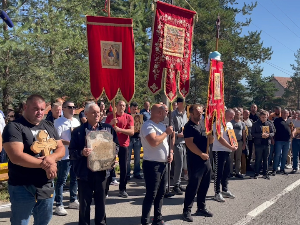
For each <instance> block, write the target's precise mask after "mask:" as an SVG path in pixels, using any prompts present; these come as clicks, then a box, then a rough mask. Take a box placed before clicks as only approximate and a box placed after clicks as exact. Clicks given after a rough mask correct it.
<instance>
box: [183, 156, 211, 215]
mask: <svg viewBox="0 0 300 225" xmlns="http://www.w3.org/2000/svg"><path fill="white" fill-rule="evenodd" d="M187 166H188V172H189V183H188V185H187V187H186V192H185V198H184V208H183V211H185V212H186V211H189V212H191V209H192V207H193V203H194V198H195V196H196V194H197V207H198V209H204V208H205V197H206V194H207V191H208V188H209V185H210V178H211V172H212V171H211V165H210V160H207V161H203V162H201V163H200V162H199V163H195V162H192V161H191V160H189V159H188V158H187Z"/></svg>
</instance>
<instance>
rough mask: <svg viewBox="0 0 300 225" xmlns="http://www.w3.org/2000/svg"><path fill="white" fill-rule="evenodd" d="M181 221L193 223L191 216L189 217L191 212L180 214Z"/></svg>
mask: <svg viewBox="0 0 300 225" xmlns="http://www.w3.org/2000/svg"><path fill="white" fill-rule="evenodd" d="M182 219H183V220H184V221H187V222H193V221H194V220H193V217H192V215H191V212H189V211H187V212H183V214H182Z"/></svg>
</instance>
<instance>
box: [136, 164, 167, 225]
mask: <svg viewBox="0 0 300 225" xmlns="http://www.w3.org/2000/svg"><path fill="white" fill-rule="evenodd" d="M143 172H144V178H145V184H146V195H145V198H144V201H143V207H142V218H141V223H142V225H144V224H148V223H150V211H151V207H152V204H153V202H154V218H153V223H158V222H160V221H161V220H162V215H161V208H162V204H163V199H164V194H165V190H166V189H165V188H166V185H167V182H168V181H167V163H162V162H154V161H147V160H144V161H143Z"/></svg>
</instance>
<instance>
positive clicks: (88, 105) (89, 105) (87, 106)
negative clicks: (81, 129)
mask: <svg viewBox="0 0 300 225" xmlns="http://www.w3.org/2000/svg"><path fill="white" fill-rule="evenodd" d="M93 106H97V107H98V108H99V106H98V105H97V104H96V103H95V102H93V103H90V104H87V105H86V106H85V108H84V113H87V112H88V111H90V108H91V107H93Z"/></svg>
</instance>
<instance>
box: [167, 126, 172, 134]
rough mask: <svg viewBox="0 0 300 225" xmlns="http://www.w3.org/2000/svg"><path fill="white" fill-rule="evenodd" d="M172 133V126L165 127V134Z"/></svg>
mask: <svg viewBox="0 0 300 225" xmlns="http://www.w3.org/2000/svg"><path fill="white" fill-rule="evenodd" d="M172 133H173V126H169V127H167V129H166V134H167V135H170V134H172Z"/></svg>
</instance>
